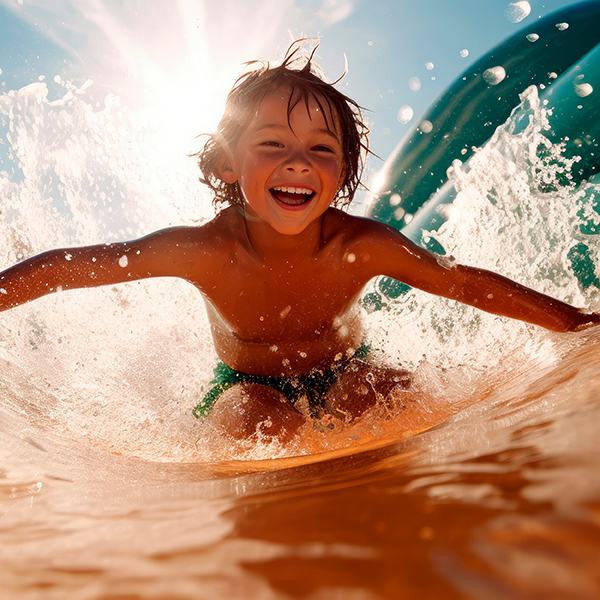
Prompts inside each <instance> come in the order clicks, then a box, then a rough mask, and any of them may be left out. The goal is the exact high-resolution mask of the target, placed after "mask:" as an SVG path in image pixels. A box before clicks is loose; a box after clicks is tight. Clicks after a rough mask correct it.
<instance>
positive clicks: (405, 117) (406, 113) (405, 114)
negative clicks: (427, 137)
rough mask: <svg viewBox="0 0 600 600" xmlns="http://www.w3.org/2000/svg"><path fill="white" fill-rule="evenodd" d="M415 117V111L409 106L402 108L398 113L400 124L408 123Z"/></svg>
mask: <svg viewBox="0 0 600 600" xmlns="http://www.w3.org/2000/svg"><path fill="white" fill-rule="evenodd" d="M413 116H414V111H413V109H412V108H411V107H410V106H409V105H408V104H405V105H404V106H401V107H400V110H399V111H398V121H400V123H408V122H409V121H410V120H411V119H412V118H413Z"/></svg>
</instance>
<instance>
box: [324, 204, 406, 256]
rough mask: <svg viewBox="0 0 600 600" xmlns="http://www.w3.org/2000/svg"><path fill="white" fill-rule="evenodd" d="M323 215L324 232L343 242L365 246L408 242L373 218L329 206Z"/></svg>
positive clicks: (328, 236) (329, 236)
mask: <svg viewBox="0 0 600 600" xmlns="http://www.w3.org/2000/svg"><path fill="white" fill-rule="evenodd" d="M325 217H326V220H325V226H324V232H325V235H326V236H327V238H328V239H334V238H339V239H340V240H342V241H343V243H344V244H347V245H353V246H354V245H356V246H362V247H365V248H366V247H368V246H369V245H372V244H376V245H377V244H382V243H385V242H391V243H394V244H396V245H398V244H403V243H404V242H405V241H406V242H408V243H409V244H410V242H409V241H408V240H406V238H405V237H404V236H403V235H401V234H400V233H399V232H398V231H396V230H395V229H393V228H392V227H390V226H389V225H386V224H385V223H381V222H379V221H374V220H373V219H368V218H366V217H358V216H355V215H349V214H348V213H345V212H343V211H341V210H338V209H335V208H330V209H329V210H328V211H327V212H326V213H325Z"/></svg>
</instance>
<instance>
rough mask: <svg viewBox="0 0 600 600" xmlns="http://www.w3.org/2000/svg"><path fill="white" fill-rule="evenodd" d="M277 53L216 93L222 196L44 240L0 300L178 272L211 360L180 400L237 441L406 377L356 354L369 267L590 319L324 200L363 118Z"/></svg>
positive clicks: (10, 275) (561, 321)
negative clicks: (142, 225) (123, 227)
mask: <svg viewBox="0 0 600 600" xmlns="http://www.w3.org/2000/svg"><path fill="white" fill-rule="evenodd" d="M313 68H314V67H313V65H312V62H311V60H310V58H300V59H298V58H296V57H295V54H294V53H293V52H292V53H289V54H288V56H287V57H286V59H285V60H284V62H283V64H282V65H280V66H278V67H270V66H268V65H261V66H260V67H259V68H256V69H254V70H252V71H251V72H249V73H248V74H246V75H245V76H243V77H242V78H240V80H239V81H238V83H237V84H236V86H235V87H234V89H233V90H232V92H231V93H230V95H229V97H228V100H227V104H226V110H225V115H224V117H223V119H222V121H221V123H220V125H219V128H218V132H217V133H216V134H215V135H213V136H211V137H210V139H209V141H208V143H207V144H206V146H205V149H204V150H203V151H202V152H201V153H200V157H199V163H200V167H201V169H202V172H203V175H204V181H205V183H207V184H208V185H209V186H210V187H211V188H212V190H213V191H214V193H215V196H216V199H217V202H225V203H227V204H229V206H228V207H227V208H224V209H223V210H221V211H220V212H219V213H218V214H217V215H216V217H215V218H214V219H213V220H212V221H210V222H208V223H206V224H204V225H201V226H198V227H179V228H171V229H166V230H163V231H159V232H157V233H154V234H151V235H149V236H147V237H145V238H142V239H139V240H135V241H132V242H123V243H115V244H108V245H98V246H88V247H83V248H71V249H65V250H53V251H50V252H46V253H44V254H41V255H39V256H37V257H34V258H31V259H29V260H27V261H25V262H23V263H20V264H18V265H16V266H14V267H12V268H10V269H8V270H6V271H5V272H4V273H2V274H1V275H0V292H1V293H0V308H1V309H7V308H10V307H12V306H16V305H18V304H21V303H23V302H27V301H29V300H33V299H35V298H38V297H40V296H42V295H45V294H48V293H50V292H53V291H58V290H65V289H70V288H77V287H95V286H100V285H108V284H115V283H119V282H125V281H133V280H137V279H142V278H147V277H180V278H183V279H185V280H186V281H188V282H190V283H191V284H192V285H194V286H195V287H196V288H197V289H198V290H199V291H200V292H201V293H202V295H203V297H204V299H205V301H206V306H207V312H208V318H209V321H210V325H211V331H212V336H213V340H214V344H215V348H216V351H217V354H218V355H219V358H220V359H221V361H222V364H220V365H219V366H218V367H217V369H216V370H215V381H214V382H213V384H214V387H213V389H212V390H211V392H210V393H209V394H208V396H207V397H206V398H205V399H204V400H203V401H202V402H200V404H199V405H198V407H196V409H195V414H196V416H202V415H209V418H211V419H212V420H213V422H214V423H215V424H216V425H218V426H220V427H222V428H223V429H224V430H225V431H227V432H228V433H229V434H231V435H232V436H233V437H236V438H238V439H241V438H247V437H250V436H252V435H254V434H255V433H256V432H257V431H258V432H260V433H261V434H262V435H265V436H268V437H275V436H277V437H278V438H279V439H281V440H287V439H289V438H290V437H291V436H292V435H293V434H294V433H295V432H296V431H297V430H298V428H299V427H300V426H301V425H302V424H303V422H304V421H305V419H306V418H310V417H311V416H319V415H321V414H323V413H330V414H332V415H334V416H335V417H338V418H341V419H345V420H348V421H351V420H353V419H355V418H357V417H359V416H360V415H361V414H362V413H363V412H364V411H365V410H366V409H368V408H370V407H372V406H373V405H374V404H375V403H376V402H377V401H378V399H381V398H388V397H390V398H396V399H398V398H400V399H401V398H402V395H403V394H407V393H411V392H410V389H409V388H410V377H409V375H408V374H407V373H406V372H405V371H402V370H398V369H394V368H391V367H384V366H377V365H374V364H371V363H370V362H369V361H368V356H367V354H368V351H367V348H366V347H365V346H364V345H363V344H362V342H363V328H362V324H361V318H360V309H359V303H358V301H359V298H360V296H361V292H362V290H363V289H364V287H365V285H366V284H367V283H368V282H369V281H370V280H371V279H372V278H373V277H376V276H379V275H385V276H387V277H392V278H394V279H398V280H400V281H403V282H405V283H406V284H408V285H410V286H413V287H417V288H420V289H422V290H425V291H427V292H430V293H432V294H437V295H440V296H444V297H447V298H452V299H455V300H458V301H461V302H465V303H467V304H470V305H472V306H476V307H478V308H481V309H483V310H486V311H489V312H492V313H495V314H498V315H503V316H507V317H512V318H516V319H521V320H523V321H527V322H529V323H534V324H537V325H540V326H542V327H546V328H548V329H552V330H556V331H572V330H575V329H578V328H581V327H584V326H587V325H590V324H594V323H598V322H599V321H600V317H599V316H598V315H597V314H588V313H586V312H583V311H581V310H579V309H577V308H574V307H572V306H569V305H567V304H565V303H563V302H560V301H558V300H554V299H552V298H550V297H548V296H545V295H543V294H540V293H538V292H535V291H533V290H530V289H527V288H525V287H523V286H521V285H519V284H517V283H514V282H512V281H510V280H508V279H506V278H504V277H502V276H500V275H496V274H494V273H491V272H488V271H484V270H481V269H476V268H472V267H466V266H461V265H456V264H454V265H449V264H447V263H446V262H444V261H440V260H439V257H436V256H435V255H433V254H431V253H429V252H427V251H426V250H424V249H422V248H420V247H418V246H416V245H415V244H413V243H412V242H410V241H409V240H407V239H406V238H405V237H403V236H402V235H401V234H400V233H399V232H397V231H395V230H394V229H392V228H390V227H388V226H387V225H384V224H381V223H378V222H375V221H372V220H368V219H363V218H359V217H355V216H351V215H348V214H346V213H345V212H343V211H342V210H340V209H339V208H335V207H334V206H335V205H336V204H341V205H343V204H347V203H348V202H349V201H350V200H351V199H352V196H353V194H354V192H355V190H356V187H357V185H358V184H359V181H360V175H361V165H362V160H363V159H364V154H365V150H366V147H367V139H366V133H367V129H366V127H365V125H364V123H363V121H362V117H361V114H360V110H359V108H358V106H357V105H356V104H355V103H354V102H353V101H352V100H350V99H348V98H346V97H345V96H344V95H343V94H341V93H340V92H339V91H337V90H336V89H335V88H334V87H333V86H332V85H330V84H329V83H326V82H325V81H324V80H323V79H322V78H321V77H319V76H318V75H317V74H315V73H314V72H313Z"/></svg>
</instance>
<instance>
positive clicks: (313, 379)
mask: <svg viewBox="0 0 600 600" xmlns="http://www.w3.org/2000/svg"><path fill="white" fill-rule="evenodd" d="M369 350H370V346H369V345H367V344H362V345H361V346H359V347H358V348H357V349H356V352H355V353H354V354H353V355H352V356H351V357H349V358H346V359H344V360H340V361H338V362H336V363H335V364H334V365H333V366H331V367H330V368H329V369H313V370H312V371H309V372H308V373H307V374H306V375H301V376H300V377H271V376H269V375H253V374H252V373H244V372H242V371H236V370H235V369H232V368H231V367H228V366H227V365H226V364H225V363H223V362H219V363H218V364H217V366H216V367H215V369H214V371H213V374H214V378H213V380H212V381H211V382H210V384H211V385H212V386H213V387H212V388H211V389H210V391H209V392H208V394H206V396H204V398H203V400H202V402H200V404H198V405H197V406H196V408H194V410H193V411H192V414H193V415H194V416H195V417H196V418H197V419H199V418H201V417H206V416H208V415H209V414H210V411H211V410H212V407H213V406H214V404H215V402H216V401H217V400H218V398H219V396H220V395H221V394H222V393H223V392H224V391H225V390H227V389H229V388H230V387H232V386H234V385H235V384H237V383H258V384H260V385H268V386H269V387H271V388H273V389H274V390H277V391H278V392H281V393H282V394H283V395H284V396H285V397H286V398H287V399H288V401H289V402H290V404H291V405H292V406H294V405H295V404H296V403H297V402H298V400H299V399H300V398H302V397H305V398H306V399H307V401H308V407H309V409H310V412H311V415H313V416H317V415H318V413H319V410H320V409H322V408H323V401H324V399H325V394H326V393H327V390H329V388H330V387H331V386H332V385H333V384H334V383H335V382H336V380H337V378H338V377H339V376H340V374H341V373H342V372H343V371H344V370H345V369H346V367H347V366H348V365H349V364H350V361H351V360H352V359H353V358H366V357H367V356H368V354H369Z"/></svg>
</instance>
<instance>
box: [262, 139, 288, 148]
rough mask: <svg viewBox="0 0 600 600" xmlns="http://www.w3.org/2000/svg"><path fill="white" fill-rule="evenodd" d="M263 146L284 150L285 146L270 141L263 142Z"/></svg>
mask: <svg viewBox="0 0 600 600" xmlns="http://www.w3.org/2000/svg"><path fill="white" fill-rule="evenodd" d="M262 145H263V146H270V147H272V148H283V144H281V143H279V142H275V141H273V140H271V141H268V142H263V143H262Z"/></svg>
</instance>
